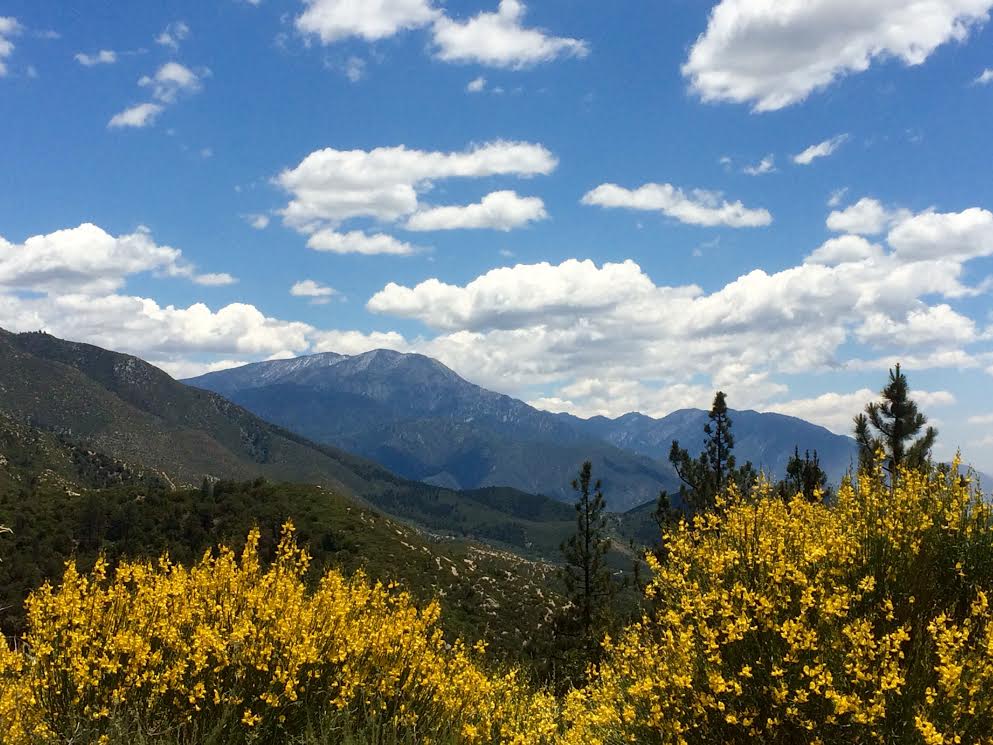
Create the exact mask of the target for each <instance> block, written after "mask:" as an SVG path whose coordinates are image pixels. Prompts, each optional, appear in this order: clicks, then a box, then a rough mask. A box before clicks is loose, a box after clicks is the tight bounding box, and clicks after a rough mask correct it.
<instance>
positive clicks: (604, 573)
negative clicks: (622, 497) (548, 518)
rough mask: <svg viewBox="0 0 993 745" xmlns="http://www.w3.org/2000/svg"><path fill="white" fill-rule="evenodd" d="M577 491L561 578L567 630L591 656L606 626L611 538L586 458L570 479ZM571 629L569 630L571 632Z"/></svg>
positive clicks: (600, 495) (600, 494)
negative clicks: (568, 611)
mask: <svg viewBox="0 0 993 745" xmlns="http://www.w3.org/2000/svg"><path fill="white" fill-rule="evenodd" d="M572 488H573V490H574V491H575V492H576V493H577V500H576V532H575V534H573V535H572V536H570V537H569V539H568V540H567V541H566V542H565V543H563V544H562V554H563V556H564V558H565V561H566V566H565V570H564V572H563V579H564V581H565V586H566V595H567V597H568V598H569V600H570V601H571V605H572V611H573V612H572V617H571V618H570V619H567V620H568V621H571V623H567V624H566V625H567V626H571V627H572V629H567V630H566V633H567V634H568V635H572V636H578V638H579V642H580V646H581V647H583V649H584V651H585V652H586V654H587V655H588V659H592V658H593V657H595V655H596V650H597V648H598V645H599V643H600V641H601V639H600V637H601V633H600V632H601V631H602V630H604V629H605V625H606V617H607V614H608V610H609V605H610V599H611V597H612V595H613V586H612V581H611V576H610V570H609V569H608V568H607V565H606V557H607V552H608V551H609V550H610V540H609V539H608V538H607V521H606V517H605V515H604V511H605V506H606V505H605V503H604V499H603V491H602V487H601V484H600V481H599V480H598V481H596V482H595V483H594V482H593V464H592V463H590V462H589V461H586V462H585V463H584V464H583V467H582V469H581V470H580V472H579V478H578V479H575V480H574V481H573V482H572ZM570 632H571V633H570Z"/></svg>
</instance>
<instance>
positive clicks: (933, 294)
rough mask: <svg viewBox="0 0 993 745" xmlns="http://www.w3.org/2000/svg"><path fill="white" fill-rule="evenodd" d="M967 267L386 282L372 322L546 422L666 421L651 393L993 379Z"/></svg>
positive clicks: (616, 266)
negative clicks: (564, 418)
mask: <svg viewBox="0 0 993 745" xmlns="http://www.w3.org/2000/svg"><path fill="white" fill-rule="evenodd" d="M968 212H969V211H968V210H966V211H964V212H963V213H958V214H967V213H968ZM924 214H927V213H924ZM915 217H920V216H910V217H906V218H904V221H905V222H906V221H910V220H912V219H913V218H915ZM943 224H944V225H945V226H946V229H947V230H948V232H949V235H944V236H935V237H934V238H935V240H936V241H938V242H939V243H940V242H942V241H948V240H952V239H954V240H955V241H958V240H959V239H958V238H956V235H957V234H956V230H955V222H954V221H945V222H944V223H943ZM897 235H899V233H898V234H897ZM969 255H970V256H972V255H975V252H973V253H970V254H969ZM966 261H968V259H967V258H966V257H965V254H964V253H959V254H955V255H953V257H952V258H951V259H949V258H934V257H933V256H931V255H926V254H924V255H922V254H903V253H901V252H900V251H898V250H897V249H896V247H895V246H894V245H891V244H890V243H889V242H888V241H886V242H880V243H872V242H870V241H868V240H867V239H865V238H864V237H861V236H854V235H847V236H839V237H838V238H836V239H832V240H831V241H828V242H827V243H826V244H825V245H823V246H821V247H820V248H818V249H817V250H815V251H814V252H812V254H811V255H810V256H808V258H807V260H806V261H805V262H804V263H803V264H801V265H799V266H794V267H790V268H787V269H784V270H782V271H779V272H775V273H771V274H770V273H767V272H764V271H762V270H755V271H752V272H749V273H747V274H744V275H742V276H740V277H738V278H737V279H735V280H734V281H732V282H729V283H728V284H726V285H725V286H723V287H720V288H717V289H716V290H714V291H710V292H704V291H703V290H702V289H701V288H699V287H696V286H694V285H682V286H680V285H676V286H670V285H666V284H664V283H656V282H655V281H654V280H653V279H652V278H651V277H649V276H648V275H647V274H646V273H645V272H644V270H643V269H642V268H641V267H639V266H638V265H637V264H635V263H634V262H632V261H626V262H620V263H610V262H608V263H605V264H603V265H596V264H594V263H593V262H591V261H578V260H568V261H565V262H563V263H561V264H558V265H554V264H548V263H539V264H519V265H516V266H513V267H503V268H499V269H494V270H492V271H489V272H486V273H485V274H483V275H481V276H479V277H477V278H475V279H473V280H472V281H470V282H468V283H466V284H464V285H461V286H460V285H457V284H451V283H447V282H443V281H441V280H440V279H437V278H431V279H427V280H425V281H423V282H420V283H418V284H414V285H410V286H405V285H402V284H398V283H389V284H387V285H386V286H385V287H384V288H383V289H382V290H381V291H379V292H378V293H376V294H374V295H373V296H372V297H371V298H370V299H369V301H368V303H367V308H368V309H369V310H370V311H372V312H374V313H377V314H380V315H382V316H384V317H393V318H397V319H404V320H407V321H415V322H418V323H420V324H423V326H424V327H425V328H427V329H429V330H430V331H431V333H429V334H428V335H426V336H425V337H424V338H420V337H418V338H416V339H408V338H403V340H402V345H403V348H404V349H411V348H412V349H416V350H417V351H421V352H423V353H425V354H430V355H432V356H435V357H438V358H439V359H441V360H442V361H444V362H445V363H446V364H448V365H450V366H451V367H453V368H454V369H456V370H460V371H464V372H465V373H466V374H469V373H471V377H472V379H474V380H477V381H479V382H481V383H483V384H488V385H490V386H494V387H497V388H499V389H501V390H510V391H515V390H516V391H534V390H535V389H538V390H540V391H541V394H540V395H538V396H535V395H530V396H528V398H530V399H532V400H535V401H537V402H539V403H540V404H541V405H542V406H545V407H547V408H556V407H560V408H564V409H566V410H570V411H573V412H576V413H605V414H612V415H618V414H621V413H624V411H626V410H628V409H638V410H642V411H646V412H648V413H666V412H667V411H670V410H671V408H667V407H668V406H670V405H672V403H673V400H674V399H672V398H666V397H665V396H663V395H662V394H660V393H658V392H659V391H662V390H665V389H669V388H671V387H672V386H683V388H681V389H680V390H681V394H680V395H681V397H682V398H680V405H695V406H706V404H707V403H709V398H708V395H709V396H712V392H713V390H714V388H715V387H724V388H726V390H728V391H729V392H731V391H733V392H734V394H735V398H734V400H735V402H736V405H737V406H742V407H745V406H749V407H757V408H762V407H764V406H766V405H767V404H769V403H770V402H772V401H776V400H780V399H781V398H782V397H783V394H784V393H785V392H786V391H785V389H784V387H783V384H782V382H781V381H778V380H776V376H780V375H792V374H805V375H809V374H810V373H812V372H830V371H833V370H849V371H853V372H854V371H866V372H868V371H877V370H882V371H885V369H886V368H887V367H892V366H893V364H895V363H896V362H901V361H902V362H903V363H904V364H905V365H906V366H907V367H908V368H909V369H915V370H916V369H927V368H940V367H956V368H961V367H973V368H978V367H985V366H988V365H989V361H988V360H987V358H986V357H984V356H983V355H984V352H982V351H979V350H976V351H969V350H971V349H974V348H975V347H976V346H977V345H982V344H985V343H986V342H987V341H988V340H986V339H985V336H984V333H983V332H981V331H980V330H979V328H978V327H977V324H976V322H975V321H974V320H973V319H970V318H969V317H968V316H966V315H965V314H964V312H963V311H962V310H961V309H957V308H955V307H954V306H953V301H954V300H955V299H956V298H960V297H963V296H965V295H968V294H970V293H972V292H974V288H970V287H968V286H967V285H964V284H963V281H962V277H963V272H964V267H965V263H966ZM935 298H937V299H938V300H937V301H936V300H935ZM398 343H400V342H398ZM876 350H878V351H876ZM860 351H865V352H870V354H868V355H865V357H864V358H861V359H860V358H859V357H858V356H857V355H858V354H859V352H860ZM873 351H876V352H875V355H873V354H871V353H872V352H873ZM880 352H881V354H880ZM989 359H993V357H990V358H989ZM984 360H986V361H984ZM631 381H638V383H637V384H632V383H631ZM866 400H868V399H867V398H864V397H863V400H862V401H861V403H862V404H864V403H865V401H866ZM792 413H798V412H792ZM846 419H847V415H846Z"/></svg>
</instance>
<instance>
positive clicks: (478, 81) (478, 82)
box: [465, 76, 486, 93]
mask: <svg viewBox="0 0 993 745" xmlns="http://www.w3.org/2000/svg"><path fill="white" fill-rule="evenodd" d="M465 90H466V93H482V92H483V91H484V90H486V78H484V77H482V76H480V77H478V78H473V79H472V80H470V81H469V84H468V85H467V86H466V87H465Z"/></svg>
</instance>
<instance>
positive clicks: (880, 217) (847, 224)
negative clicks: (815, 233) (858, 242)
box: [827, 197, 908, 235]
mask: <svg viewBox="0 0 993 745" xmlns="http://www.w3.org/2000/svg"><path fill="white" fill-rule="evenodd" d="M907 216H908V213H907V212H906V211H902V210H890V209H888V208H887V207H885V206H883V204H882V203H881V202H880V201H879V200H877V199H872V198H870V197H863V198H862V199H860V200H859V201H857V202H856V203H855V204H853V205H851V206H849V207H846V208H845V209H843V210H834V211H833V212H831V214H830V215H828V218H827V226H828V228H830V229H831V230H833V231H834V232H836V233H853V234H855V235H877V234H879V233H882V232H883V231H885V230H886V228H887V227H889V226H890V225H892V224H894V223H895V222H897V221H899V220H901V219H903V218H906V217H907Z"/></svg>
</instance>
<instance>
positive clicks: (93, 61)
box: [75, 49, 117, 67]
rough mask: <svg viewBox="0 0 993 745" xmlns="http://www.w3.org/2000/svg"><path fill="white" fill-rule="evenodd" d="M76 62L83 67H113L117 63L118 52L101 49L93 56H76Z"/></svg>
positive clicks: (81, 54) (81, 53) (83, 54)
mask: <svg viewBox="0 0 993 745" xmlns="http://www.w3.org/2000/svg"><path fill="white" fill-rule="evenodd" d="M75 60H76V61H77V62H78V63H79V64H81V65H82V66H83V67H94V66H96V65H112V64H114V63H115V62H117V52H115V51H114V50H112V49H101V50H100V51H99V52H95V53H93V54H85V53H83V52H80V53H79V54H77V55H76V56H75Z"/></svg>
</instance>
